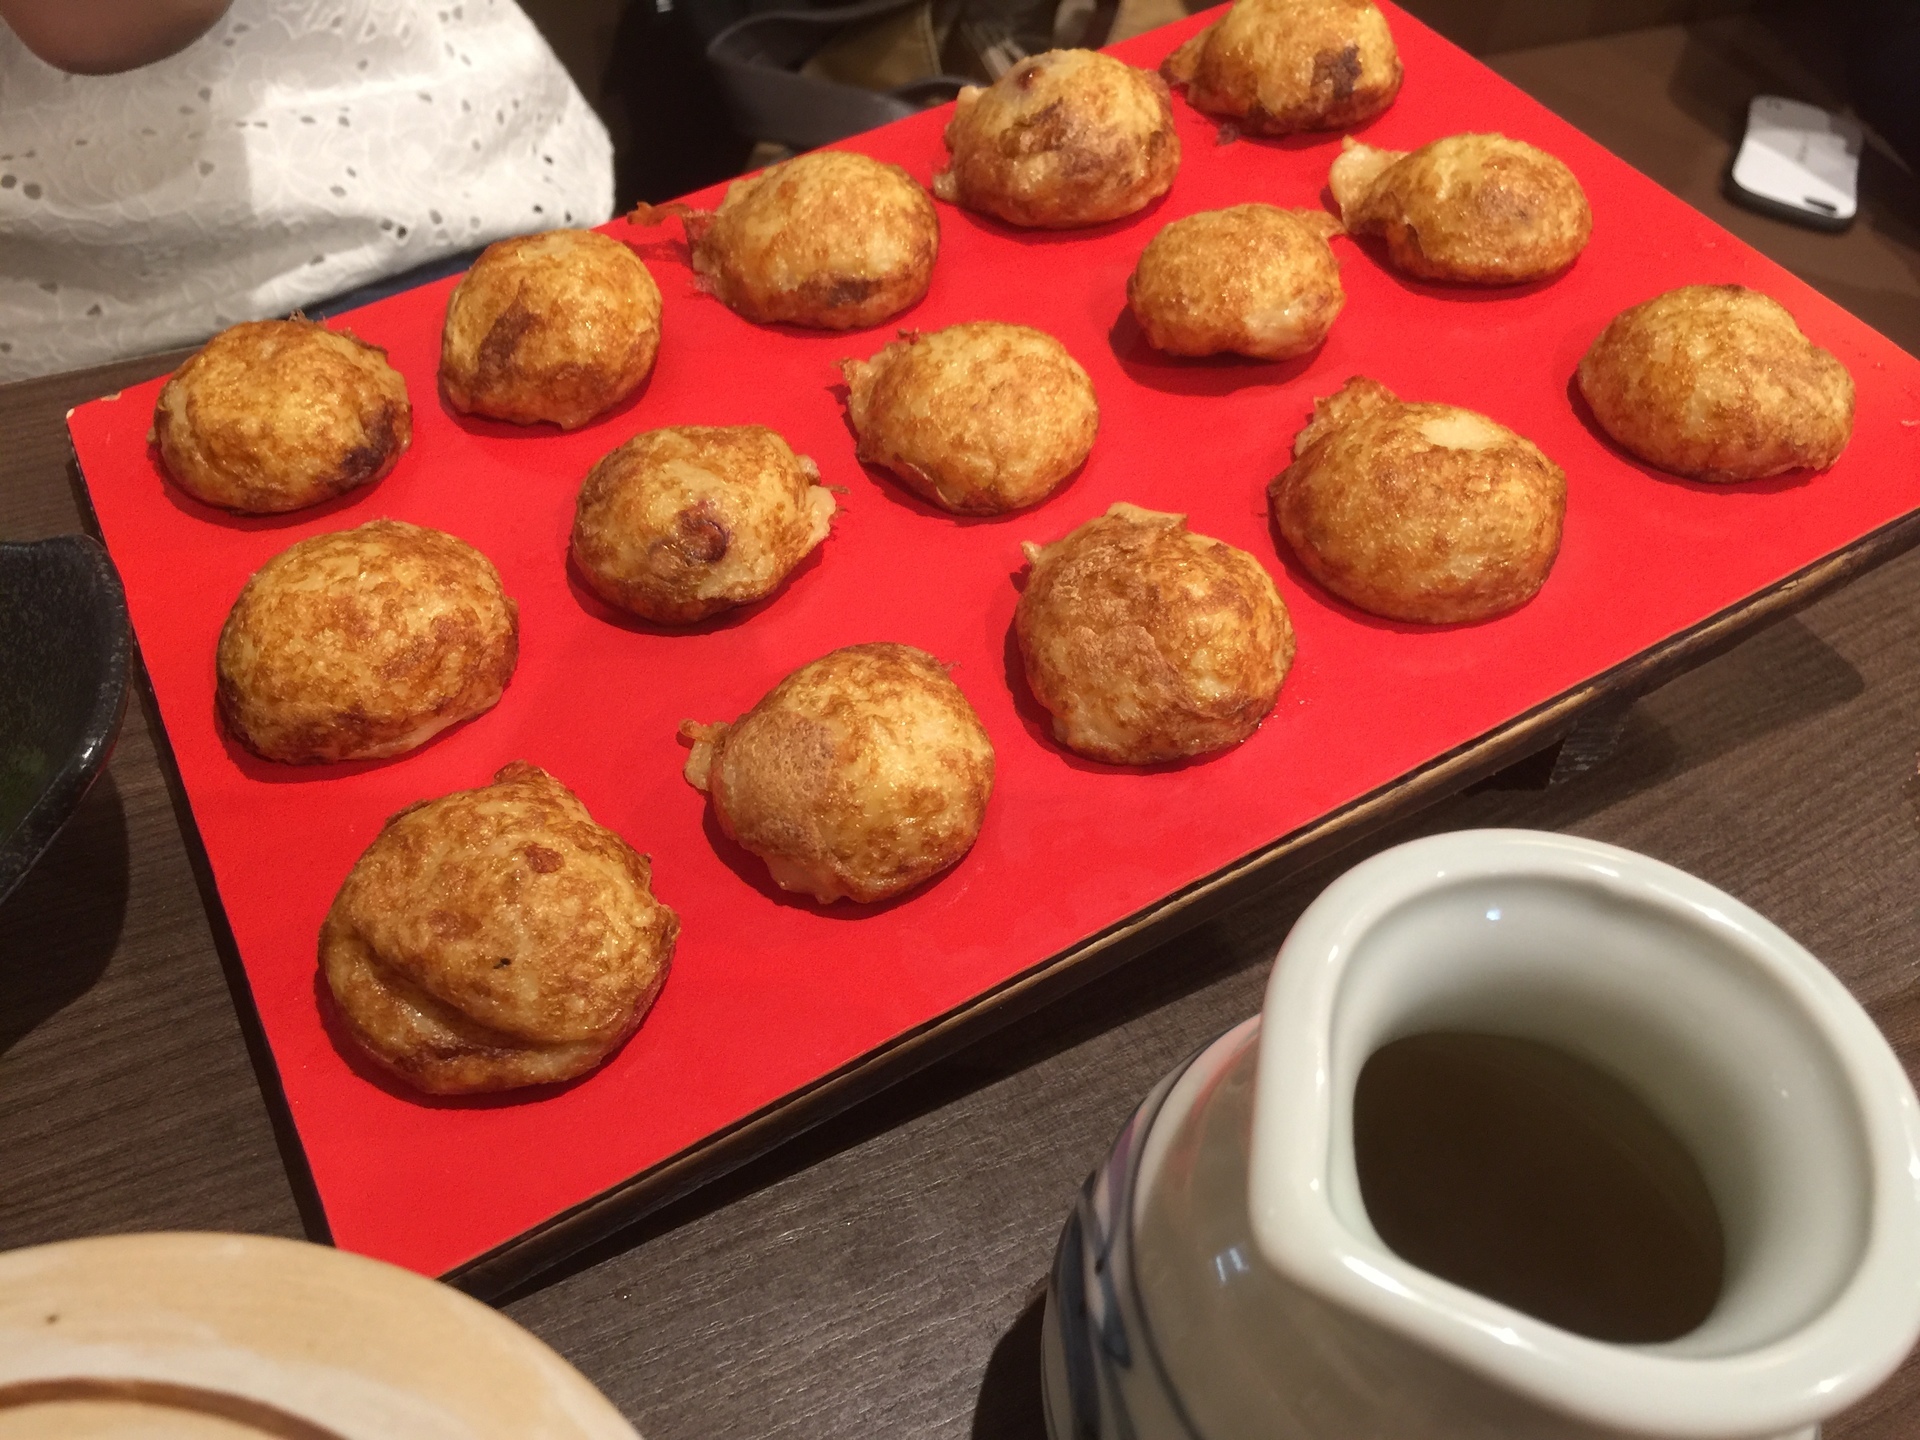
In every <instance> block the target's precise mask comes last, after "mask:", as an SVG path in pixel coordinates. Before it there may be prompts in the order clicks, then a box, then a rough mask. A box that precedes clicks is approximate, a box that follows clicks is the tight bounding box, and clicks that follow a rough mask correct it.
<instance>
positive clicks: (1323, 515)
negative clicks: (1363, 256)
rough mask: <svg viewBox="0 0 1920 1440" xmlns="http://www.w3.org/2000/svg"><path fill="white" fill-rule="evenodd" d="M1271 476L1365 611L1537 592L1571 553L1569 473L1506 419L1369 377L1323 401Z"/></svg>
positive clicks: (1468, 604) (1434, 612)
mask: <svg viewBox="0 0 1920 1440" xmlns="http://www.w3.org/2000/svg"><path fill="white" fill-rule="evenodd" d="M1293 453H1294V461H1293V464H1291V465H1289V466H1288V467H1287V468H1286V469H1285V470H1284V471H1282V472H1281V473H1280V475H1279V476H1278V477H1276V478H1275V480H1274V482H1273V484H1272V485H1271V486H1270V487H1268V492H1267V493H1268V498H1269V500H1270V501H1271V502H1272V505H1273V519H1274V524H1275V525H1276V527H1277V528H1278V529H1279V531H1280V533H1281V534H1282V535H1283V536H1285V537H1286V541H1287V544H1289V545H1290V546H1292V547H1293V552H1294V554H1296V555H1297V556H1299V557H1300V563H1301V564H1303V565H1305V566H1306V567H1307V570H1308V571H1309V572H1310V573H1311V574H1312V575H1313V577H1314V579H1316V580H1318V581H1319V582H1320V583H1321V584H1322V585H1325V586H1326V587H1327V589H1329V590H1331V591H1333V593H1334V594H1336V595H1338V596H1340V597H1341V599H1343V600H1347V601H1349V602H1351V603H1352V604H1354V605H1357V606H1359V607H1360V608H1361V609H1362V610H1369V611H1371V612H1372V613H1374V614H1375V615H1384V616H1387V617H1388V618H1389V619H1393V620H1420V621H1427V622H1430V623H1434V624H1440V623H1445V622H1448V621H1459V620H1485V619H1487V618H1488V617H1490V616H1493V615H1500V614H1503V613H1505V612H1506V611H1508V610H1512V609H1514V608H1515V607H1517V606H1519V605H1523V604H1525V603H1526V602H1527V601H1528V600H1530V599H1532V598H1533V594H1534V592H1535V591H1537V590H1538V589H1539V588H1540V586H1541V584H1542V583H1543V582H1544V581H1545V580H1546V578H1547V571H1548V570H1550V569H1551V568H1552V567H1553V557H1554V556H1555V555H1556V554H1558V553H1559V550H1560V522H1561V519H1562V517H1563V516H1564V515H1565V513H1566V508H1567V477H1566V475H1565V473H1564V472H1562V471H1561V469H1560V467H1559V466H1557V465H1555V464H1554V463H1553V462H1552V461H1551V460H1549V459H1547V457H1546V456H1545V455H1542V454H1541V453H1540V451H1539V450H1538V449H1536V448H1535V447H1534V445H1533V443H1532V442H1531V441H1529V440H1524V439H1522V438H1521V437H1520V436H1518V435H1516V434H1514V433H1513V431H1511V430H1509V429H1507V428H1506V427H1505V426H1503V425H1496V424H1495V423H1494V422H1493V421H1491V420H1489V419H1487V417H1486V416H1484V415H1477V414H1475V413H1474V412H1473V411H1471V410H1460V409H1457V408H1455V407H1454V406H1452V405H1427V404H1408V403H1406V402H1404V401H1402V400H1399V399H1397V398H1396V397H1395V396H1394V393H1393V392H1392V391H1391V390H1389V389H1387V387H1386V386H1384V385H1382V384H1380V383H1379V382H1378V381H1374V380H1368V379H1364V378H1362V377H1359V376H1356V377H1355V378H1353V379H1351V380H1349V381H1348V382H1347V383H1346V385H1345V387H1344V388H1343V389H1341V390H1340V391H1339V392H1338V393H1337V394H1335V395H1331V396H1329V397H1327V398H1326V399H1323V400H1316V401H1315V402H1314V406H1313V419H1312V420H1311V421H1309V422H1308V424H1307V426H1306V428H1305V429H1304V430H1302V431H1301V432H1300V434H1299V435H1298V437H1296V438H1295V440H1294V444H1293Z"/></svg>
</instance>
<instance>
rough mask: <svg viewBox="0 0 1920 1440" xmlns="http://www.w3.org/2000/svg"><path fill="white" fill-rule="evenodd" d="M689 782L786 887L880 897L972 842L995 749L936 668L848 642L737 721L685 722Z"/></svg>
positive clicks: (884, 647) (828, 896)
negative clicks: (689, 750) (690, 750)
mask: <svg viewBox="0 0 1920 1440" xmlns="http://www.w3.org/2000/svg"><path fill="white" fill-rule="evenodd" d="M680 733H681V735H683V736H684V737H686V738H687V739H689V740H691V741H692V742H693V753H692V754H691V755H690V756H689V757H688V758H687V767H686V775H687V780H688V781H689V782H690V783H691V784H692V785H693V786H694V787H695V788H696V789H699V790H703V791H705V792H706V793H707V794H708V795H709V796H710V797H711V798H712V800H713V813H714V817H715V818H716V819H718V820H719V822H720V828H721V829H722V830H724V831H725V832H726V833H727V835H728V836H729V837H730V838H732V839H733V840H734V841H736V842H738V843H739V844H740V845H741V846H742V847H744V848H745V849H747V850H750V851H752V852H753V853H754V854H755V855H758V856H759V857H760V858H761V859H762V860H764V861H766V862H767V869H768V871H769V872H770V873H771V874H772V876H773V880H774V883H775V884H776V885H778V886H779V887H780V888H781V889H782V890H794V891H798V892H800V893H802V894H806V895H811V896H813V898H814V899H816V900H819V901H821V902H822V903H830V902H832V901H834V900H839V899H843V898H844V899H850V900H857V901H862V902H865V901H872V900H884V899H886V898H887V897H888V896H890V895H898V894H899V893H900V892H901V891H903V890H909V889H911V888H912V887H913V886H915V885H918V884H919V883H920V882H921V881H923V880H926V879H928V878H930V877H931V876H933V875H937V874H938V873H939V872H940V871H942V870H944V869H946V868H947V867H948V866H949V865H952V864H953V863H954V862H955V861H957V860H958V859H959V858H960V857H961V856H962V855H964V854H966V853H967V850H968V848H969V847H971V846H972V844H973V841H974V837H975V836H977V835H978V834H979V833H980V821H981V819H982V817H984V816H985V814H986V810H987V797H988V796H989V795H990V794H992V793H993V744H992V742H991V741H989V740H988V739H987V732H986V730H985V728H984V727H983V726H982V725H981V724H980V717H979V716H978V715H976V714H974V713H973V707H972V706H971V705H969V704H968V703H967V697H966V696H965V695H962V694H961V693H960V687H959V686H957V685H955V684H954V683H953V681H951V680H950V679H948V678H947V672H946V669H945V667H943V666H942V665H941V664H940V662H939V661H938V660H935V659H934V658H933V657H932V656H931V655H929V654H927V652H926V651H924V650H916V649H914V648H913V647H912V646H911V645H890V644H881V645H849V646H847V647H846V648H845V649H842V650H835V651H834V652H833V653H832V654H830V655H825V656H822V657H821V658H820V659H818V660H815V661H814V662H813V663H812V664H810V665H803V666H801V667H800V668H799V669H798V670H796V671H794V672H793V673H792V674H791V675H789V676H787V678H786V679H784V680H782V681H781V682H780V683H779V684H778V685H776V686H774V687H773V689H772V690H770V691H768V692H767V694H766V697H765V698H764V699H762V700H761V701H760V703H759V704H758V705H755V706H754V707H753V708H752V709H751V710H749V711H748V712H747V713H746V714H744V715H742V716H741V717H740V718H739V719H738V720H736V721H734V722H733V723H732V724H731V725H700V724H697V723H695V722H694V721H691V720H689V721H687V722H686V723H685V724H683V725H682V726H681V727H680Z"/></svg>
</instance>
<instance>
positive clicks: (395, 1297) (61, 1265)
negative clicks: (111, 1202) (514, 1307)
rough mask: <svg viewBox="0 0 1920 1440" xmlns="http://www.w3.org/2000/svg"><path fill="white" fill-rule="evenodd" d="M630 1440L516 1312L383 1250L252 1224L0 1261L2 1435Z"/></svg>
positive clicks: (122, 1239) (0, 1439)
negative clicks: (290, 1236)
mask: <svg viewBox="0 0 1920 1440" xmlns="http://www.w3.org/2000/svg"><path fill="white" fill-rule="evenodd" d="M108 1435H114V1436H126V1435H142V1436H149V1435H158V1436H163V1437H169V1440H171V1437H176V1436H177V1437H181V1440H187V1437H193V1440H245V1437H256V1440H258V1437H266V1436H276V1437H281V1440H287V1437H296V1440H393V1437H395V1436H403V1435H404V1436H408V1437H411V1440H456V1437H457V1440H638V1436H637V1435H636V1433H635V1432H634V1430H633V1427H632V1426H630V1425H628V1424H627V1422H626V1421H625V1420H623V1419H622V1418H621V1416H620V1412H619V1411H617V1410H615V1409H614V1408H613V1406H612V1405H611V1404H610V1403H609V1402H608V1401H607V1399H606V1398H605V1397H604V1396H602V1395H601V1394H600V1392H599V1391H597V1390H595V1389H594V1388H593V1386H592V1385H590V1384H588V1383H587V1381H586V1379H585V1377H583V1376H582V1375H581V1374H580V1372H579V1371H577V1370H575V1369H574V1368H573V1367H572V1366H571V1365H569V1364H567V1362H566V1361H564V1360H562V1359H561V1358H560V1357H559V1356H558V1355H556V1354H554V1353H553V1351H551V1350H549V1349H548V1348H547V1347H546V1346H545V1345H543V1344H541V1343H540V1342H539V1341H538V1340H536V1339H534V1338H533V1336H531V1335H529V1334H528V1333H527V1332H526V1331H525V1330H522V1329H521V1328H520V1327H519V1326H518V1325H515V1324H514V1323H513V1322H512V1321H511V1320H508V1319H507V1318H506V1317H505V1316H503V1315H500V1314H498V1313H497V1312H495V1311H493V1310H490V1309H488V1308H487V1307H486V1306H484V1305H482V1304H480V1303H479V1302H478V1301H475V1300H469V1299H468V1298H467V1297H466V1296H464V1295H462V1294H460V1293H459V1292H458V1291H455V1290H450V1289H448V1288H447V1287H445V1286H443V1285H436V1284H434V1283H433V1282H432V1281H429V1280H422V1279H420V1278H419V1277H418V1276H416V1275H411V1274H409V1273H407V1272H406V1271H404V1270H399V1269H396V1268H395V1267H393V1266H391V1265H384V1264H381V1263H380V1262H379V1261H377V1260H367V1259H363V1258H362V1257H360V1256H358V1255H348V1254H346V1253H344V1252H342V1251H339V1250H330V1249H327V1248H326V1247H325V1246H320V1245H307V1244H303V1243H301V1242H299V1241H294V1240H275V1239H268V1238H266V1237H264V1236H258V1235H196V1234H179V1235H106V1236H98V1237H95V1238H92V1239H87V1240H69V1241H66V1242H64V1243H62V1244H58V1245H39V1246H34V1247H33V1248H31V1249H27V1250H15V1251H13V1252H11V1253H9V1254H6V1255H0V1440H24V1437H26V1436H35V1437H48V1436H71V1437H75V1440H77V1437H81V1436H89V1437H91V1436H101V1437H104V1436H108Z"/></svg>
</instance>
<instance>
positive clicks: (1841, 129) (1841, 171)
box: [1727, 95, 1862, 230]
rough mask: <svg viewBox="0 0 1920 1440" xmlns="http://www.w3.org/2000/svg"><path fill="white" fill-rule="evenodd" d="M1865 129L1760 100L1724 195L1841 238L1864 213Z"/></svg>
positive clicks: (1784, 102)
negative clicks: (1862, 149) (1838, 233)
mask: <svg viewBox="0 0 1920 1440" xmlns="http://www.w3.org/2000/svg"><path fill="white" fill-rule="evenodd" d="M1861 138H1862V132H1861V129H1860V122H1859V121H1858V120H1855V119H1854V118H1853V117H1852V116H1851V115H1837V114H1835V113H1834V112H1833V111H1831V110H1822V109H1821V108H1820V107H1819V106H1818V105H1807V104H1804V103H1802V102H1801V101H1799V100H1788V99H1787V98H1785V97H1784V96H1781V95H1756V96H1754V97H1753V103H1752V104H1751V105H1749V106H1748V107H1747V133H1746V135H1745V136H1744V137H1743V138H1742V139H1741V141H1740V149H1739V152H1738V153H1737V154H1735V156H1734V157H1733V169H1732V170H1731V171H1729V172H1728V174H1727V193H1728V194H1729V195H1730V196H1732V197H1733V198H1734V199H1735V200H1737V201H1739V202H1740V203H1741V204H1742V205H1745V206H1747V207H1748V208H1749V209H1753V210H1758V211H1759V212H1760V213H1761V214H1763V215H1771V216H1773V217H1774V218H1775V219H1778V220H1791V221H1793V222H1794V223H1795V224H1797V225H1808V226H1811V227H1812V228H1813V229H1815V230H1844V229H1846V228H1847V226H1849V225H1851V224H1852V223H1853V217H1854V215H1855V213H1857V211H1858V209H1859V203H1858V198H1857V197H1858V182H1859V177H1860V144H1861Z"/></svg>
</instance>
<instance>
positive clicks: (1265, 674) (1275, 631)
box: [1014, 502, 1293, 765]
mask: <svg viewBox="0 0 1920 1440" xmlns="http://www.w3.org/2000/svg"><path fill="white" fill-rule="evenodd" d="M1026 552H1027V559H1028V560H1029V561H1030V562H1032V566H1033V569H1032V571H1031V573H1029V575H1028V576H1027V588H1026V591H1025V592H1024V593H1023V594H1022V595H1021V597H1020V603H1019V605H1018V607H1017V608H1016V609H1015V611H1014V633H1015V635H1016V637H1017V639H1018V641H1019V644H1020V658H1021V660H1022V661H1023V662H1024V663H1025V666H1026V672H1027V683H1028V685H1030V686H1031V687H1032V689H1033V693H1034V696H1035V698H1037V699H1038V700H1039V701H1040V703H1041V704H1042V705H1044V706H1046V707H1047V709H1048V710H1049V711H1051V712H1052V713H1053V733H1054V735H1055V737H1056V738H1058V739H1059V741H1060V743H1061V744H1063V745H1065V746H1066V747H1067V748H1068V749H1070V750H1075V751H1078V752H1079V753H1080V754H1082V755H1086V756H1090V757H1091V758H1093V759H1095V760H1105V761H1109V762H1111V763H1113V764H1116V765H1150V764H1153V763H1155V762H1157V761H1161V760H1179V759H1183V758H1185V757H1186V756H1189V755H1203V754H1205V753H1207V752H1208V751H1210V750H1221V749H1225V748H1226V747H1227V746H1229V745H1238V744H1239V743H1240V742H1241V741H1242V740H1245V739H1246V738H1247V737H1248V736H1249V735H1251V734H1253V732H1254V731H1255V730H1256V729H1258V728H1259V725H1260V722H1261V720H1262V719H1264V718H1265V716H1266V713H1267V712H1268V711H1269V710H1271V709H1272V708H1273V702H1274V697H1275V696H1277V695H1278V694H1279V693H1280V682H1281V681H1282V680H1284V679H1285V678H1286V675H1287V669H1288V667H1289V666H1291V665H1292V664H1293V622H1292V620H1291V619H1290V618H1289V617H1288V615H1287V607H1286V605H1285V603H1284V602H1282V601H1281V599H1280V592H1279V591H1278V590H1277V589H1275V588H1274V584H1273V578H1272V577H1271V576H1270V575H1268V574H1267V572H1266V570H1265V569H1264V568H1263V567H1262V566H1261V564H1260V562H1259V561H1258V560H1255V559H1254V558H1253V556H1251V555H1249V554H1247V552H1246V551H1244V550H1236V549H1235V548H1234V547H1233V546H1231V545H1227V544H1224V543H1222V542H1221V541H1218V540H1210V539H1208V538H1207V537H1206V536H1204V535H1195V534H1193V533H1192V532H1190V531H1189V530H1188V529H1187V517H1186V516H1184V515H1167V514H1162V513H1161V512H1159V511H1157V510H1142V509H1141V508H1140V507H1138V506H1137V505H1128V504H1126V503H1124V502H1122V503H1120V504H1118V505H1115V506H1114V507H1113V508H1112V509H1110V510H1108V511H1107V513H1106V514H1105V515H1102V516H1100V517H1099V518H1097V519H1094V520H1089V521H1088V522H1087V523H1086V524H1084V525H1082V526H1081V527H1080V528H1079V529H1078V530H1075V531H1074V532H1073V533H1072V534H1070V535H1068V536H1067V537H1066V538H1065V539H1063V540H1056V541H1055V542H1054V543H1053V544H1051V545H1046V546H1040V545H1031V544H1030V545H1028V546H1026Z"/></svg>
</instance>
